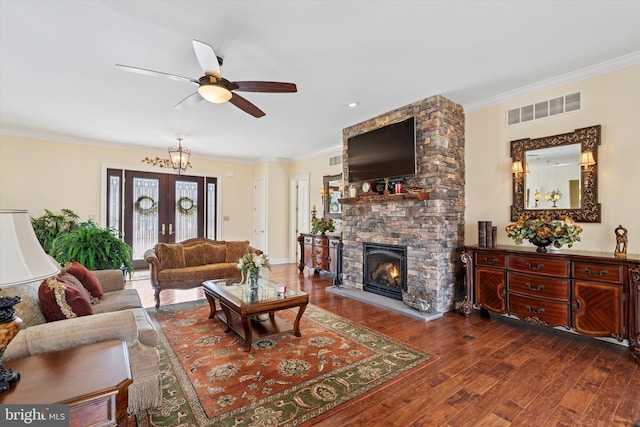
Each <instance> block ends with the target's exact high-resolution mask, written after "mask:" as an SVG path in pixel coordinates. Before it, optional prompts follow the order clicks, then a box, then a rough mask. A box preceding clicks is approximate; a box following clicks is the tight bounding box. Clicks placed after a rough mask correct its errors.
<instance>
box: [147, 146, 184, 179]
mask: <svg viewBox="0 0 640 427" xmlns="http://www.w3.org/2000/svg"><path fill="white" fill-rule="evenodd" d="M168 151H169V158H168V159H161V158H160V157H158V156H156V157H155V158H153V159H152V158H150V157H145V158H144V159H142V162H143V163H148V164H150V165H152V166H158V167H161V168H172V169H174V170H175V171H176V172H177V173H178V175H182V172H183V171H186V170H187V168H190V167H191V163H190V162H189V157H191V150H189V149H188V148H185V147H183V146H182V138H178V146H177V147H176V146H175V145H173V146H171V147H169V149H168Z"/></svg>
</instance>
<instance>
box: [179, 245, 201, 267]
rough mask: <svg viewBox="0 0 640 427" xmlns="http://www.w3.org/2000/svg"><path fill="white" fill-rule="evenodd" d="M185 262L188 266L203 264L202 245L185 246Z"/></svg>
mask: <svg viewBox="0 0 640 427" xmlns="http://www.w3.org/2000/svg"><path fill="white" fill-rule="evenodd" d="M182 250H183V251H184V263H185V265H186V266H187V267H195V266H197V265H203V264H204V263H203V262H202V245H195V246H184V247H183V248H182Z"/></svg>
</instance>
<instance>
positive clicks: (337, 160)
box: [329, 154, 342, 166]
mask: <svg viewBox="0 0 640 427" xmlns="http://www.w3.org/2000/svg"><path fill="white" fill-rule="evenodd" d="M341 164H342V154H338V155H337V156H333V157H329V166H335V165H341Z"/></svg>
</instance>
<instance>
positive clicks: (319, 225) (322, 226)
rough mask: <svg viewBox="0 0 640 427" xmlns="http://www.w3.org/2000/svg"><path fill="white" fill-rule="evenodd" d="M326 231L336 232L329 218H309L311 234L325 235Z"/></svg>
mask: <svg viewBox="0 0 640 427" xmlns="http://www.w3.org/2000/svg"><path fill="white" fill-rule="evenodd" d="M327 231H329V232H332V231H336V226H335V224H334V223H333V220H332V219H331V218H315V217H314V218H311V232H312V233H313V234H316V233H321V234H325V233H326V232H327Z"/></svg>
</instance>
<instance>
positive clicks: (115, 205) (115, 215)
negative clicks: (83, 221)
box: [107, 175, 122, 231]
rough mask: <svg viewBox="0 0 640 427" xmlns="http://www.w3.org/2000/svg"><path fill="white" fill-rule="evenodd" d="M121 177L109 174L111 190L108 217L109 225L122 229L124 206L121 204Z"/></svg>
mask: <svg viewBox="0 0 640 427" xmlns="http://www.w3.org/2000/svg"><path fill="white" fill-rule="evenodd" d="M120 188H121V186H120V177H119V176H114V175H110V176H109V190H108V191H107V194H108V196H107V197H108V199H109V200H108V201H107V203H108V204H109V207H108V209H107V212H109V218H107V227H109V228H113V229H114V230H118V231H120V215H121V213H122V208H121V206H120V200H121V199H122V194H120Z"/></svg>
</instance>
